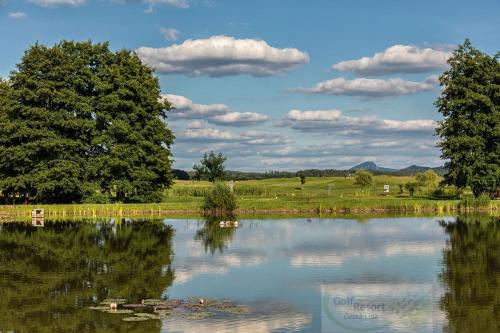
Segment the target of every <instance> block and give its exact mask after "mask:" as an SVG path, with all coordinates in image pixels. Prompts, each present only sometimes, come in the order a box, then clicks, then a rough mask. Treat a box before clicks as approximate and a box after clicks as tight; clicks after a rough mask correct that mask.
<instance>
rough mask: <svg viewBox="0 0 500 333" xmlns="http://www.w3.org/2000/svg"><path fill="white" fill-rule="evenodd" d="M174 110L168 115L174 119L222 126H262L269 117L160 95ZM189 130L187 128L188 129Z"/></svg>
mask: <svg viewBox="0 0 500 333" xmlns="http://www.w3.org/2000/svg"><path fill="white" fill-rule="evenodd" d="M162 98H164V99H166V100H167V101H169V102H170V103H171V104H172V106H174V107H175V109H174V110H173V111H172V112H171V113H170V117H171V118H172V119H173V120H176V119H205V120H207V121H208V122H209V123H212V124H217V125H224V126H252V125H257V124H262V123H264V122H266V121H268V120H269V119H270V117H269V116H267V115H265V114H262V113H256V112H229V107H228V106H227V105H225V104H197V103H194V102H193V101H192V100H190V99H189V98H187V97H184V96H179V95H171V94H167V95H162ZM197 125H199V123H197ZM188 128H189V127H188Z"/></svg>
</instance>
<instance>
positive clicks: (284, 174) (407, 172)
mask: <svg viewBox="0 0 500 333" xmlns="http://www.w3.org/2000/svg"><path fill="white" fill-rule="evenodd" d="M429 169H431V170H434V172H436V173H437V174H438V175H441V176H442V175H444V174H445V172H446V169H445V167H444V166H442V167H436V168H431V167H426V166H419V165H410V166H409V167H406V168H403V169H391V168H384V167H380V166H378V165H377V164H376V163H375V162H372V161H367V162H363V163H361V164H358V165H356V166H353V167H352V168H350V169H348V170H335V169H324V170H320V169H307V170H299V171H296V172H293V171H267V172H245V171H231V170H227V171H226V179H233V180H253V179H269V178H293V177H297V175H298V174H303V175H304V176H306V177H347V176H348V175H349V174H351V173H352V172H354V171H356V170H368V171H370V172H372V173H373V174H375V175H385V174H388V175H394V176H413V175H415V174H416V173H418V172H423V171H426V170H429ZM172 173H173V175H174V177H175V178H176V179H179V180H181V179H193V178H194V175H195V173H194V171H192V170H190V171H187V172H186V171H183V170H173V172H172Z"/></svg>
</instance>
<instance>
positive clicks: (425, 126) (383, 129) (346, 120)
mask: <svg viewBox="0 0 500 333" xmlns="http://www.w3.org/2000/svg"><path fill="white" fill-rule="evenodd" d="M281 126H287V127H291V128H293V129H297V130H301V131H305V132H313V131H335V132H334V133H335V134H338V135H340V132H343V131H347V133H349V134H352V131H357V132H355V133H358V134H359V135H361V134H365V135H366V134H375V133H378V134H380V133H387V132H391V133H394V132H401V133H406V134H408V133H411V132H419V133H421V132H424V133H429V134H431V133H433V131H434V129H435V127H436V122H435V121H434V120H430V119H416V120H391V119H381V118H378V117H375V116H366V117H351V116H345V115H343V114H342V112H341V111H339V110H318V111H302V110H291V111H290V112H288V115H287V117H286V119H285V120H284V121H283V122H282V123H281Z"/></svg>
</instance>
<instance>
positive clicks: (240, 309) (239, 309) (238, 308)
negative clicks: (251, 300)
mask: <svg viewBox="0 0 500 333" xmlns="http://www.w3.org/2000/svg"><path fill="white" fill-rule="evenodd" d="M215 311H218V312H225V313H233V314H244V313H248V312H250V310H249V309H248V308H247V307H246V306H244V305H235V306H231V307H220V308H215Z"/></svg>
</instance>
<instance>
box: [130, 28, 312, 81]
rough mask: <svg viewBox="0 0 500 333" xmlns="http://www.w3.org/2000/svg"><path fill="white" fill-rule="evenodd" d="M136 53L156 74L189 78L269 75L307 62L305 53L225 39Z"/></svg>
mask: <svg viewBox="0 0 500 333" xmlns="http://www.w3.org/2000/svg"><path fill="white" fill-rule="evenodd" d="M136 52H137V55H138V56H139V57H140V58H141V59H142V60H143V61H144V62H145V63H146V64H148V65H149V66H151V67H153V68H155V69H156V70H157V71H158V72H159V73H163V74H186V75H191V76H197V75H208V76H213V77H218V76H227V75H240V74H248V75H253V76H269V75H276V74H283V73H286V72H287V71H289V70H290V69H292V68H295V67H297V66H300V65H303V64H305V63H307V62H309V56H308V54H307V53H305V52H302V51H300V50H298V49H294V48H284V49H278V48H275V47H272V46H270V45H269V44H267V43H266V42H265V41H263V40H257V39H236V38H234V37H228V36H212V37H210V38H207V39H188V40H186V41H184V42H183V43H182V44H180V45H178V44H175V45H172V46H169V47H164V48H152V47H140V48H138V49H137V50H136Z"/></svg>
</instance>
